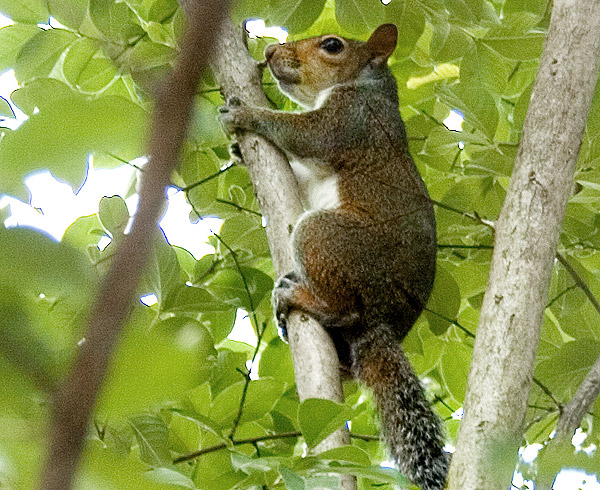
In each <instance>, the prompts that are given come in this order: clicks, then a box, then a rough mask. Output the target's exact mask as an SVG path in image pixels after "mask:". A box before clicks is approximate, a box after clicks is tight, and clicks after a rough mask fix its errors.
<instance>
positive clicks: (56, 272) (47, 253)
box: [0, 228, 96, 304]
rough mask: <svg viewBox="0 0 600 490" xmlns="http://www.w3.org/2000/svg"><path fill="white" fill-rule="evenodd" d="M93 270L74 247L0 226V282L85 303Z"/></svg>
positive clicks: (93, 280) (93, 283)
mask: <svg viewBox="0 0 600 490" xmlns="http://www.w3.org/2000/svg"><path fill="white" fill-rule="evenodd" d="M95 282H96V278H95V273H94V271H93V269H92V267H91V266H90V264H89V262H88V260H87V259H86V258H85V256H84V255H83V254H81V253H80V252H78V251H77V250H75V249H73V248H71V247H69V246H67V245H65V244H62V243H56V242H55V241H53V240H52V239H50V238H49V237H47V236H46V235H44V234H42V233H40V232H37V231H34V230H31V229H26V228H11V229H4V228H0V284H1V285H2V287H6V288H9V287H10V288H12V289H14V290H16V291H19V292H21V293H25V292H27V293H28V294H32V295H34V296H36V297H37V296H38V295H39V294H42V293H43V294H45V295H46V296H48V297H56V298H61V299H65V300H68V301H69V303H70V304H85V303H86V302H87V301H88V299H89V296H90V294H91V293H92V292H93V289H94V285H95Z"/></svg>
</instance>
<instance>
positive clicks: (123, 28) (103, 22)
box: [89, 0, 144, 43]
mask: <svg viewBox="0 0 600 490" xmlns="http://www.w3.org/2000/svg"><path fill="white" fill-rule="evenodd" d="M89 1H90V3H89V14H90V19H91V20H92V23H93V24H94V26H95V27H96V29H98V30H99V31H100V32H101V33H102V34H103V35H104V36H105V37H106V39H108V40H111V41H116V42H122V43H127V42H128V41H129V40H132V39H133V38H134V37H136V36H142V35H143V34H144V31H143V30H142V28H141V27H140V26H139V24H137V23H136V20H137V18H136V16H135V14H134V13H133V11H132V10H131V9H130V8H129V6H128V5H127V4H125V3H121V2H119V1H117V0H89Z"/></svg>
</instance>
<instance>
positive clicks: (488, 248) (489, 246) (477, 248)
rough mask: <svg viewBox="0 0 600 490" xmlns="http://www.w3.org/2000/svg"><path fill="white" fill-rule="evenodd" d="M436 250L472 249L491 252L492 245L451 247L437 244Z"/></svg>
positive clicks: (450, 245)
mask: <svg viewBox="0 0 600 490" xmlns="http://www.w3.org/2000/svg"><path fill="white" fill-rule="evenodd" d="M437 248H439V249H444V248H464V249H472V250H493V249H494V246H493V245H453V244H446V243H438V246H437Z"/></svg>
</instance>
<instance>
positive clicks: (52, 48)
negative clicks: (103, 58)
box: [15, 29, 77, 85]
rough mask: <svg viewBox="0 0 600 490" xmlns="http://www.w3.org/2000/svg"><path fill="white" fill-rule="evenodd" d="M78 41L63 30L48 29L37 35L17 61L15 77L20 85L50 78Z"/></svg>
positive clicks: (24, 48) (20, 53) (22, 49)
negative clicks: (62, 57) (55, 66)
mask: <svg viewBox="0 0 600 490" xmlns="http://www.w3.org/2000/svg"><path fill="white" fill-rule="evenodd" d="M76 39H77V36H76V35H75V34H73V33H72V32H69V31H65V30H63V29H48V30H46V31H40V32H38V33H37V34H35V35H34V36H33V37H32V38H31V39H29V40H28V41H27V42H26V43H25V44H24V45H23V47H22V48H21V50H20V51H19V54H18V55H17V59H16V61H15V77H16V78H17V80H18V81H19V84H21V85H23V84H24V83H25V82H27V81H29V80H31V79H32V78H43V77H46V76H48V75H49V74H50V72H51V71H52V69H53V68H54V65H56V63H57V61H58V60H59V58H60V57H61V55H62V54H63V53H64V52H65V50H66V49H67V48H68V47H69V46H70V45H71V43H73V42H74V41H75V40H76Z"/></svg>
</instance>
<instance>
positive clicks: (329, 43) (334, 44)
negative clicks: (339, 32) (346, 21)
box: [321, 37, 344, 54]
mask: <svg viewBox="0 0 600 490" xmlns="http://www.w3.org/2000/svg"><path fill="white" fill-rule="evenodd" d="M321 48H323V49H324V50H325V51H327V52H328V53H329V54H338V53H339V52H340V51H341V50H342V49H344V43H343V42H342V41H340V40H339V39H338V38H337V37H328V38H327V39H325V40H324V41H323V42H322V43H321Z"/></svg>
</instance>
